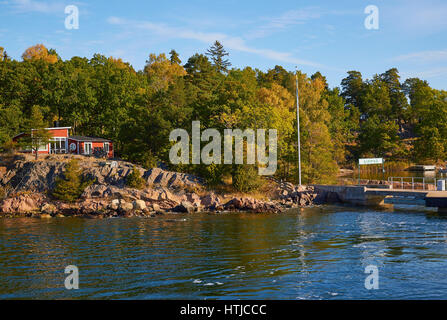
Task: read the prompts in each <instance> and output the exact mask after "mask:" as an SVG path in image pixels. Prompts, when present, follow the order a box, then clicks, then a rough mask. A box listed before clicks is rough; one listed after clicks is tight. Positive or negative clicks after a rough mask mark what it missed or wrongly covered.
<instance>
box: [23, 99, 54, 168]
mask: <svg viewBox="0 0 447 320" xmlns="http://www.w3.org/2000/svg"><path fill="white" fill-rule="evenodd" d="M45 127H46V123H45V121H44V117H43V114H42V111H41V110H40V107H39V106H36V105H35V106H33V107H32V108H31V116H30V118H29V120H28V124H27V131H28V132H30V133H31V134H30V135H29V136H26V137H25V138H24V139H22V142H21V144H22V145H23V146H24V147H28V148H31V151H32V152H33V153H34V154H35V157H36V160H37V159H38V157H39V149H40V148H41V147H43V146H46V145H48V143H50V140H51V138H53V135H52V134H51V132H49V131H48V130H46V129H45Z"/></svg>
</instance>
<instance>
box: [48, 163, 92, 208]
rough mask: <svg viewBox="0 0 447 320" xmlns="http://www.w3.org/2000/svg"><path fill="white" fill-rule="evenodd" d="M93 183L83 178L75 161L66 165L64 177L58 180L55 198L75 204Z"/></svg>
mask: <svg viewBox="0 0 447 320" xmlns="http://www.w3.org/2000/svg"><path fill="white" fill-rule="evenodd" d="M92 183H93V181H91V180H87V179H85V178H84V177H83V176H82V170H81V169H80V167H79V162H78V160H76V159H73V160H71V161H70V162H69V163H68V164H67V165H66V167H65V171H64V173H63V177H59V178H57V179H56V187H55V188H54V190H53V197H55V198H56V199H58V200H62V201H66V202H75V201H76V200H77V199H79V198H80V196H81V194H82V193H83V191H84V189H85V188H86V187H88V186H89V185H91V184H92Z"/></svg>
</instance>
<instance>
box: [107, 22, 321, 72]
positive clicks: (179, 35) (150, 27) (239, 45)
mask: <svg viewBox="0 0 447 320" xmlns="http://www.w3.org/2000/svg"><path fill="white" fill-rule="evenodd" d="M107 22H108V23H109V24H113V25H119V26H122V27H124V28H128V29H129V28H130V29H132V30H134V31H135V30H146V31H151V32H153V33H155V34H157V35H158V36H161V37H163V38H173V39H187V40H196V41H199V42H203V43H207V44H211V43H213V42H214V41H215V40H219V41H220V42H222V43H223V44H224V45H225V47H227V48H228V49H231V50H236V51H240V52H246V53H252V54H256V55H258V56H261V57H264V58H268V59H271V60H276V61H281V62H285V63H291V64H296V65H305V66H311V67H315V68H326V67H325V66H323V65H321V64H319V63H316V62H313V61H309V60H304V59H300V58H297V57H295V56H293V55H292V54H291V53H288V52H280V51H275V50H271V49H258V48H254V47H250V46H248V45H247V44H246V42H245V40H244V39H243V38H241V37H233V36H229V35H227V34H224V33H218V32H200V31H194V30H190V29H185V28H177V27H171V26H168V25H166V24H161V23H152V22H148V21H131V20H126V19H122V18H119V17H109V18H108V19H107ZM138 32H139V31H138Z"/></svg>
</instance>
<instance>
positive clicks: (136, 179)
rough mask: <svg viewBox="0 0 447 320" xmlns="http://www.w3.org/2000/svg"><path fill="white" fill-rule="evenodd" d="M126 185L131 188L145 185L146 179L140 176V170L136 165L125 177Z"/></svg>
mask: <svg viewBox="0 0 447 320" xmlns="http://www.w3.org/2000/svg"><path fill="white" fill-rule="evenodd" d="M126 185H127V186H128V187H129V188H133V189H139V190H141V189H143V188H144V187H145V186H146V181H145V180H144V179H143V178H142V177H141V173H140V171H139V170H138V169H137V167H133V170H132V172H131V173H130V174H129V175H128V176H127V178H126Z"/></svg>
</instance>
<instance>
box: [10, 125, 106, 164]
mask: <svg viewBox="0 0 447 320" xmlns="http://www.w3.org/2000/svg"><path fill="white" fill-rule="evenodd" d="M70 129H71V127H54V128H46V130H48V131H50V132H51V133H52V135H53V138H52V139H51V141H50V143H48V144H47V145H45V146H42V147H41V148H40V149H39V151H38V153H39V154H81V155H93V153H94V152H95V150H97V149H100V150H103V151H104V153H105V154H106V157H107V158H113V157H114V150H113V142H112V141H111V140H107V139H103V138H95V137H84V136H70ZM33 130H34V129H33ZM31 134H32V132H31ZM26 135H29V134H28V133H20V134H18V135H16V136H15V137H14V138H13V139H12V140H13V141H14V142H17V141H18V140H20V138H22V137H24V136H26ZM24 152H31V151H30V150H24ZM33 153H34V151H33Z"/></svg>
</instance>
